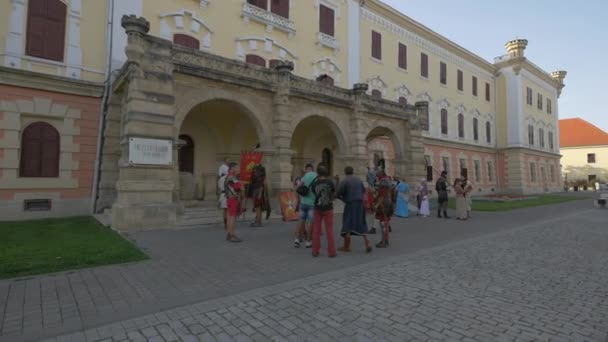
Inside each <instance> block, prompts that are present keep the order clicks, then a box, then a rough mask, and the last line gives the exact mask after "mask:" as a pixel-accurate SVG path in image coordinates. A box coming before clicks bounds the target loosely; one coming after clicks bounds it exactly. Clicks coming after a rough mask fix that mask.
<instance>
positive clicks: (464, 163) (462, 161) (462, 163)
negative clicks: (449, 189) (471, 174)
mask: <svg viewBox="0 0 608 342" xmlns="http://www.w3.org/2000/svg"><path fill="white" fill-rule="evenodd" d="M459 162H460V174H461V175H462V174H463V171H464V170H466V169H467V160H466V159H462V158H461V159H460V160H459Z"/></svg>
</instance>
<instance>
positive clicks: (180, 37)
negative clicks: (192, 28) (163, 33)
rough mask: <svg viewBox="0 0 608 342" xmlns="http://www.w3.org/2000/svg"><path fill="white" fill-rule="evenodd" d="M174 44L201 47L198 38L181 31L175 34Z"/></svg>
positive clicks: (193, 47)
mask: <svg viewBox="0 0 608 342" xmlns="http://www.w3.org/2000/svg"><path fill="white" fill-rule="evenodd" d="M173 44H175V45H180V46H185V47H187V48H191V49H196V50H198V49H199V48H200V41H199V40H198V39H196V38H194V37H190V36H187V35H185V34H181V33H177V34H174V35H173Z"/></svg>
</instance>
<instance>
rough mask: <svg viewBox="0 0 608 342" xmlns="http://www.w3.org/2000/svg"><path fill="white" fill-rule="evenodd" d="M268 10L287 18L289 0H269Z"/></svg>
mask: <svg viewBox="0 0 608 342" xmlns="http://www.w3.org/2000/svg"><path fill="white" fill-rule="evenodd" d="M270 1H271V2H270V3H271V6H270V11H271V12H272V13H274V14H277V15H280V16H281V17H283V18H289V0H270Z"/></svg>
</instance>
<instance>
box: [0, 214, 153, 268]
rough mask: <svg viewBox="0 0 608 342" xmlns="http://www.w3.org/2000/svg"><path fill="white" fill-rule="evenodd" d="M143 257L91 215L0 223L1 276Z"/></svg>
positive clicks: (103, 263)
mask: <svg viewBox="0 0 608 342" xmlns="http://www.w3.org/2000/svg"><path fill="white" fill-rule="evenodd" d="M146 258H147V256H146V255H145V254H144V253H143V252H141V251H140V250H139V249H137V247H135V246H134V245H133V244H131V243H130V242H129V241H127V240H125V239H124V238H123V237H121V236H120V235H119V234H118V233H116V232H114V231H112V230H111V229H109V228H106V227H103V226H102V225H100V224H99V223H98V222H97V221H96V220H95V219H94V218H93V217H91V216H83V217H70V218H58V219H43V220H33V221H22V222H2V223H0V279H2V278H13V277H17V276H24V275H32V274H40V273H49V272H57V271H65V270H71V269H77V268H83V267H91V266H99V265H108V264H118V263H124V262H129V261H138V260H144V259H146Z"/></svg>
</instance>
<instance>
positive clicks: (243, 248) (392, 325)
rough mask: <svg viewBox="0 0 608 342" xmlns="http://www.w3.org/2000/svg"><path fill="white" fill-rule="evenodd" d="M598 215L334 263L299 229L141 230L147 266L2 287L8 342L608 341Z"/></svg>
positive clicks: (564, 216)
mask: <svg viewBox="0 0 608 342" xmlns="http://www.w3.org/2000/svg"><path fill="white" fill-rule="evenodd" d="M588 207H589V203H588V201H581V202H574V203H568V204H560V205H556V206H551V207H542V208H535V209H526V210H520V211H517V212H512V213H494V214H481V213H475V219H474V220H472V221H470V222H467V223H463V222H457V221H455V220H449V221H448V220H438V219H422V218H416V219H409V220H402V221H400V222H397V223H396V224H395V227H394V228H395V229H394V230H395V239H394V243H393V244H392V245H391V248H390V249H388V250H376V251H374V252H373V254H372V255H371V256H370V255H365V254H364V253H362V251H361V250H362V246H357V245H355V248H357V247H359V249H360V250H359V251H358V252H355V253H353V255H348V256H344V255H341V256H340V257H339V258H336V259H327V258H318V259H312V258H310V255H309V252H310V251H309V250H296V249H293V248H292V247H291V246H290V242H291V241H290V240H291V233H292V230H293V225H288V226H286V225H284V224H271V225H269V226H268V227H266V228H264V229H261V230H257V231H251V230H245V228H242V235H243V237H244V238H246V242H245V243H243V244H241V245H228V244H225V243H220V242H219V241H221V240H220V239H218V236H221V231H219V230H213V229H205V230H200V229H199V230H188V231H180V232H174V231H156V232H143V233H138V234H135V235H134V236H133V238H134V239H135V241H136V242H137V244H138V245H140V246H142V247H143V248H145V249H146V250H147V251H148V253H149V254H150V255H151V257H152V259H151V260H149V261H146V262H142V263H135V264H129V265H121V266H109V267H101V268H96V269H89V270H81V271H74V272H63V273H57V274H53V275H45V276H40V277H31V278H27V279H13V280H8V281H2V282H0V308H4V310H3V311H0V321H2V322H3V324H2V329H3V330H2V336H0V340H2V341H19V340H36V339H39V338H42V337H48V336H54V335H58V334H61V333H65V332H68V331H76V330H78V331H80V332H77V333H74V334H72V335H65V336H63V337H60V338H56V339H53V340H57V341H64V340H66V341H69V340H73V341H85V340H86V341H98V340H100V341H101V340H105V339H107V340H108V341H112V340H115V341H121V340H146V339H147V340H150V341H155V340H156V341H161V340H167V341H171V340H180V339H181V340H188V339H191V340H196V339H200V340H202V341H207V340H210V341H212V340H213V339H218V340H243V341H248V340H263V341H268V340H273V339H274V340H299V339H303V338H310V340H351V341H352V340H372V339H379V340H400V341H401V340H406V339H407V338H412V339H414V340H422V339H438V338H439V335H440V334H441V335H443V336H444V337H445V338H446V339H461V340H467V339H475V338H476V339H478V340H486V341H487V340H488V338H490V337H491V336H497V335H501V336H503V337H508V336H513V337H515V336H517V337H519V338H523V339H528V340H543V339H545V340H546V339H547V338H548V337H549V336H553V337H555V338H557V339H558V340H559V338H562V340H571V339H580V340H590V341H604V340H605V338H606V330H607V329H606V327H607V326H608V321H607V315H608V305H607V304H608V303H606V298H607V292H608V290H607V289H606V286H605V285H604V284H607V283H608V279H607V277H608V276H607V275H608V273H607V272H606V271H608V270H607V267H608V260H607V258H608V251H606V246H608V230H606V229H605V228H603V225H605V222H606V219H607V218H608V216H607V214H606V212H605V211H604V212H601V211H596V210H593V211H589V210H588V209H586V208H588ZM514 213H516V214H515V215H514ZM549 215H551V217H552V218H551V219H547V218H546V217H548V216H549ZM493 233H496V234H493ZM464 239H468V240H464ZM436 246H439V247H436ZM355 265H359V266H355ZM307 276H308V277H307ZM310 276H312V277H310ZM303 277H307V278H303ZM298 278H300V279H298ZM294 279H298V280H294ZM290 280H291V282H288V283H284V282H285V281H290ZM281 283H283V284H281ZM273 284H280V285H273ZM230 295H232V296H230ZM226 296H227V297H226ZM214 298H215V299H214ZM209 299H211V300H210V301H209ZM205 300H207V301H205ZM192 303H197V304H194V305H190V306H188V305H186V306H182V305H185V304H192ZM179 306H182V307H179ZM171 308H174V309H171ZM166 309H169V310H168V311H163V310H166ZM132 317H138V318H134V319H131V318H132ZM7 323H8V324H7ZM108 323H111V324H110V325H103V324H108ZM17 326H19V327H18V328H17ZM96 327H99V328H96ZM11 329H12V330H11ZM82 331H85V332H82ZM423 337H424V338H423ZM491 340H496V338H495V337H492V338H491Z"/></svg>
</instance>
